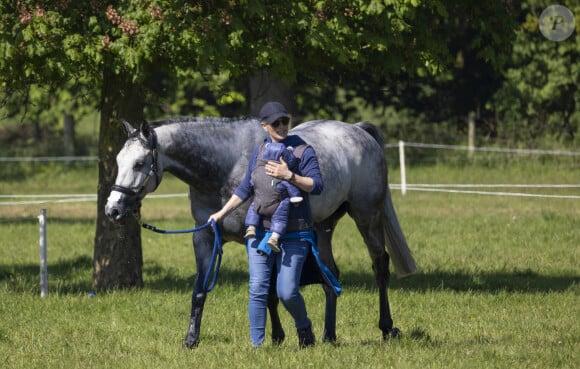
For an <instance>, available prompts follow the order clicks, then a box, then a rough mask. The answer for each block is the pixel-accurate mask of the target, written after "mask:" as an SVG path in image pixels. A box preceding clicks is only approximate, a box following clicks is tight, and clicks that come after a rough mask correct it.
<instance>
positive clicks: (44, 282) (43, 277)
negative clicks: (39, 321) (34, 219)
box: [38, 209, 48, 297]
mask: <svg viewBox="0 0 580 369" xmlns="http://www.w3.org/2000/svg"><path fill="white" fill-rule="evenodd" d="M38 222H39V223H40V297H45V296H46V295H47V294H48V264H47V262H46V209H40V215H39V216H38Z"/></svg>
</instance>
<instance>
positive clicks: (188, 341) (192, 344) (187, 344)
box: [183, 337, 199, 350]
mask: <svg viewBox="0 0 580 369" xmlns="http://www.w3.org/2000/svg"><path fill="white" fill-rule="evenodd" d="M198 345H199V340H196V339H193V338H191V337H185V341H183V347H184V348H187V349H190V350H192V349H194V348H196V347H197V346H198Z"/></svg>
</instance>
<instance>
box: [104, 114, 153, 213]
mask: <svg viewBox="0 0 580 369" xmlns="http://www.w3.org/2000/svg"><path fill="white" fill-rule="evenodd" d="M123 125H124V127H125V130H126V131H127V135H128V136H129V138H128V139H127V141H126V142H125V145H124V146H123V148H122V149H121V151H119V154H118V155H117V179H115V184H114V185H113V186H112V187H111V194H110V195H109V198H108V199H107V204H106V205H105V214H106V215H107V217H109V218H110V219H113V220H115V221H120V220H121V219H123V218H124V217H125V216H126V215H127V214H129V213H130V212H131V211H132V210H133V209H136V208H138V206H139V205H140V203H141V200H142V199H143V198H144V197H145V196H146V195H147V194H148V193H150V192H153V191H155V189H157V186H159V183H161V174H162V168H161V165H160V163H159V160H158V151H157V135H156V133H155V131H154V130H153V129H151V128H150V127H149V125H148V124H147V123H143V124H142V125H141V127H140V129H139V130H137V129H135V128H133V127H132V126H131V125H130V124H129V123H127V122H125V121H123Z"/></svg>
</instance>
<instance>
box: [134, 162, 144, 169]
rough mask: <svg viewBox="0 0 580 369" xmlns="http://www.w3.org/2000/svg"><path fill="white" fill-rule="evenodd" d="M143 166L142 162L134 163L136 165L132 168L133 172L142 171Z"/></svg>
mask: <svg viewBox="0 0 580 369" xmlns="http://www.w3.org/2000/svg"><path fill="white" fill-rule="evenodd" d="M144 165H145V163H144V162H142V161H138V162H136V163H135V166H134V167H133V168H134V169H135V170H141V169H143V166H144Z"/></svg>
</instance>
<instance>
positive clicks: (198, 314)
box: [183, 229, 213, 349]
mask: <svg viewBox="0 0 580 369" xmlns="http://www.w3.org/2000/svg"><path fill="white" fill-rule="evenodd" d="M212 247H213V234H212V232H211V231H210V230H208V229H204V230H202V231H199V232H196V233H194V234H193V250H194V252H195V261H196V264H197V274H196V277H195V283H194V286H193V293H192V295H191V315H190V318H189V327H188V329H187V334H186V336H185V340H184V343H183V344H184V346H185V347H187V348H190V349H192V348H194V347H196V346H197V345H198V344H199V336H200V329H201V318H202V315H203V307H204V305H205V299H206V297H207V292H206V291H205V287H206V286H204V285H203V283H204V280H205V276H206V274H207V272H208V270H210V268H211V255H212Z"/></svg>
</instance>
